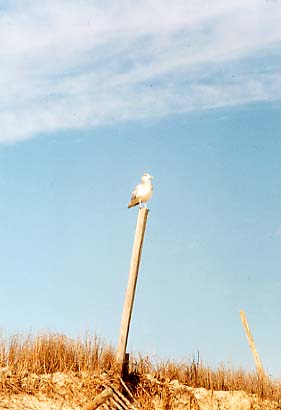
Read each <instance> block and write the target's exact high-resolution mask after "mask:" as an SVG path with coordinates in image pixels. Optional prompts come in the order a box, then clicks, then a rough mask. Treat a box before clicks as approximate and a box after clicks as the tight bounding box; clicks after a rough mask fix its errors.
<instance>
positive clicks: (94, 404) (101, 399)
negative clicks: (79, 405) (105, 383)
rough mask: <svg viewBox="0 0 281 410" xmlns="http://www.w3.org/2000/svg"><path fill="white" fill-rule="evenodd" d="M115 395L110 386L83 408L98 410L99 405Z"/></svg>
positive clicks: (84, 409)
mask: <svg viewBox="0 0 281 410" xmlns="http://www.w3.org/2000/svg"><path fill="white" fill-rule="evenodd" d="M112 396H113V390H112V389H111V388H110V387H108V388H107V389H105V390H104V391H103V392H102V393H100V394H99V395H98V396H96V397H95V399H94V400H93V401H92V402H91V403H89V404H87V405H86V406H85V407H83V410H96V409H97V408H98V407H99V406H101V405H102V404H103V403H105V402H106V401H107V400H108V399H109V398H111V397H112Z"/></svg>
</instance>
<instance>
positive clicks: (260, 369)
mask: <svg viewBox="0 0 281 410" xmlns="http://www.w3.org/2000/svg"><path fill="white" fill-rule="evenodd" d="M240 317H241V321H242V324H243V327H244V330H245V333H246V336H247V339H248V342H249V346H250V349H251V351H252V354H253V357H254V361H255V364H256V369H257V373H258V376H259V377H260V378H261V379H265V378H266V375H265V372H264V370H263V367H262V364H261V360H260V358H259V355H258V352H257V349H256V346H255V342H254V338H253V336H252V334H251V331H250V328H249V325H248V322H247V318H246V314H245V312H244V311H243V310H240Z"/></svg>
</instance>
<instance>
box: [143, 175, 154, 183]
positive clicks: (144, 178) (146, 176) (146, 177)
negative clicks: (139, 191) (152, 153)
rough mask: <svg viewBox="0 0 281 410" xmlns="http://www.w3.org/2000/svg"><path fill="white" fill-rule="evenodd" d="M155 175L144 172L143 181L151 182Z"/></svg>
mask: <svg viewBox="0 0 281 410" xmlns="http://www.w3.org/2000/svg"><path fill="white" fill-rule="evenodd" d="M152 178H153V176H152V175H150V174H143V176H142V178H141V180H142V182H151V181H152Z"/></svg>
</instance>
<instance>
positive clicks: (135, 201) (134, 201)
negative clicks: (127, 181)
mask: <svg viewBox="0 0 281 410" xmlns="http://www.w3.org/2000/svg"><path fill="white" fill-rule="evenodd" d="M137 194H138V185H137V186H136V188H135V189H134V191H133V192H132V196H131V201H130V203H129V205H128V208H131V207H132V206H135V205H137V204H138V203H139V200H138V197H137Z"/></svg>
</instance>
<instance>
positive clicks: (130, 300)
mask: <svg viewBox="0 0 281 410" xmlns="http://www.w3.org/2000/svg"><path fill="white" fill-rule="evenodd" d="M148 212H149V210H148V209H147V208H140V209H139V214H138V220H137V226H136V233H135V240H134V245H133V251H132V258H131V264H130V271H129V278H128V285H127V290H126V295H125V302H124V307H123V313H122V320H121V326H120V335H119V342H118V348H117V361H118V362H119V363H120V364H121V365H122V368H123V367H124V363H125V354H126V347H127V341H128V335H129V328H130V322H131V316H132V310H133V304H134V298H135V291H136V285H137V279H138V271H139V265H140V259H141V252H142V245H143V239H144V233H145V228H146V221H147V216H148Z"/></svg>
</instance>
